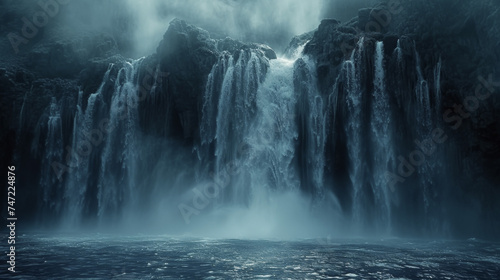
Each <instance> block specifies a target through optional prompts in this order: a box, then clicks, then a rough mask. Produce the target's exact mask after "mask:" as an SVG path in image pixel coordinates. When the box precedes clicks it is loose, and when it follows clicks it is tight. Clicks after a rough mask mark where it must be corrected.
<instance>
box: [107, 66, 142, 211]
mask: <svg viewBox="0 0 500 280" xmlns="http://www.w3.org/2000/svg"><path fill="white" fill-rule="evenodd" d="M141 62H142V59H139V60H135V61H133V62H131V63H129V62H126V63H125V64H124V66H123V67H122V68H121V69H120V70H119V71H118V75H117V77H116V81H115V84H114V88H113V96H112V99H111V105H110V109H109V124H108V129H107V132H108V135H107V138H106V142H105V145H104V148H103V152H102V157H101V169H100V177H99V182H98V185H97V188H98V194H97V200H98V212H97V215H98V217H99V218H100V219H101V220H102V219H103V218H107V217H120V215H121V214H122V211H123V209H124V208H126V207H133V206H134V205H135V199H136V198H137V197H139V195H140V190H139V188H138V187H137V185H138V183H139V181H138V179H140V178H138V174H136V173H137V171H138V164H139V154H138V151H137V150H138V147H139V146H138V144H139V142H138V139H137V137H138V128H137V126H138V112H137V106H138V103H137V102H138V84H139V83H138V69H139V67H140V65H141ZM127 209H130V208H127Z"/></svg>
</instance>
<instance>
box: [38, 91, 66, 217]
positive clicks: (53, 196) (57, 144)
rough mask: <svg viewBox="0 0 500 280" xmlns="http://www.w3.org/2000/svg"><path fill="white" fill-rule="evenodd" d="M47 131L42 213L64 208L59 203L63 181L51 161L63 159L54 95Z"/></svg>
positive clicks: (56, 211) (58, 112) (58, 111)
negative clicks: (59, 178)
mask: <svg viewBox="0 0 500 280" xmlns="http://www.w3.org/2000/svg"><path fill="white" fill-rule="evenodd" d="M46 127H47V131H46V133H47V134H46V139H45V143H44V144H45V145H44V156H43V159H42V167H43V168H42V176H41V179H40V185H41V186H44V188H43V190H42V192H43V194H42V198H43V202H42V213H51V212H52V213H57V214H59V213H60V211H61V210H62V209H61V208H60V204H59V200H58V199H59V198H60V195H59V191H60V187H61V182H60V181H59V180H58V179H57V176H55V174H54V173H53V172H52V170H51V163H52V162H54V161H61V160H62V157H63V142H62V141H63V140H62V123H61V111H60V108H59V105H58V104H57V101H56V99H55V98H54V97H53V98H52V100H51V103H50V106H49V112H48V120H47V124H46Z"/></svg>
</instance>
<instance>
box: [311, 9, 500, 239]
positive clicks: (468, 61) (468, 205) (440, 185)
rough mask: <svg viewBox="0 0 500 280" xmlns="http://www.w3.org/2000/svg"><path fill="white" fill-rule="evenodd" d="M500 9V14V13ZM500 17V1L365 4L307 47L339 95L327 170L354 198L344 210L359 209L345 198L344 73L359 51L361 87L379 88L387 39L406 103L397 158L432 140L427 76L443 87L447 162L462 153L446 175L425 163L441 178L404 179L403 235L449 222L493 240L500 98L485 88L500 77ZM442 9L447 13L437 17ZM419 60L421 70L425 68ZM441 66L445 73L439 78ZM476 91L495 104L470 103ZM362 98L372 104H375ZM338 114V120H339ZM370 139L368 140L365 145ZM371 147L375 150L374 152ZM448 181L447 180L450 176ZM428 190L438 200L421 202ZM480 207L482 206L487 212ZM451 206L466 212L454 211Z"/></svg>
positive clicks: (441, 123)
mask: <svg viewBox="0 0 500 280" xmlns="http://www.w3.org/2000/svg"><path fill="white" fill-rule="evenodd" d="M495 10H496V11H497V12H493V11H495ZM496 13H498V6H497V4H495V3H493V2H492V3H486V2H485V3H482V4H477V3H472V2H469V1H464V2H460V3H459V2H456V1H455V2H453V1H435V2H424V1H405V2H400V1H387V2H386V3H382V4H380V5H378V6H376V7H375V8H367V9H361V10H360V11H359V14H358V18H355V19H353V20H351V21H350V22H347V23H343V24H341V23H339V22H338V21H335V20H324V21H322V22H321V24H320V26H319V27H318V30H317V31H316V32H315V33H314V36H313V38H312V39H311V40H310V42H309V43H308V44H307V45H306V46H305V49H304V53H305V54H308V55H310V56H311V57H313V58H314V59H315V61H316V64H317V75H318V82H319V87H320V90H321V92H322V94H323V95H324V96H325V97H327V96H330V98H329V99H330V100H331V99H332V96H335V98H336V99H335V100H336V101H335V103H330V104H329V109H328V110H330V112H331V113H330V114H332V115H330V117H329V118H332V119H335V122H334V123H333V124H331V125H333V127H332V128H331V129H332V131H334V132H335V133H333V134H332V135H329V137H330V138H329V139H328V142H327V155H326V156H327V162H328V163H327V166H326V169H327V172H326V174H327V175H326V176H333V177H334V178H336V179H335V181H336V182H335V183H332V186H333V188H334V191H335V192H336V193H337V194H338V196H339V197H346V199H342V201H343V203H344V204H346V206H345V207H344V208H349V207H350V205H349V202H348V201H349V196H350V195H346V192H348V191H347V190H342V189H339V186H345V185H346V182H347V184H349V181H350V180H349V178H346V177H345V176H341V175H342V174H346V173H348V170H349V166H351V165H352V163H349V161H350V160H349V157H346V150H347V145H348V141H349V140H347V139H346V137H347V135H345V134H343V132H342V131H344V127H345V126H346V124H347V122H348V120H347V119H345V116H342V113H339V112H342V111H343V110H345V108H343V107H345V104H346V102H348V101H347V100H346V97H345V96H343V95H342V92H344V91H345V87H346V86H347V85H346V84H345V83H346V80H343V79H345V78H342V71H343V70H342V69H343V67H345V66H344V61H345V60H352V59H353V57H352V56H353V53H354V52H356V53H358V52H362V54H361V55H362V63H361V65H363V66H362V67H361V69H362V70H361V71H362V73H364V74H363V75H362V76H361V77H363V78H361V79H360V83H361V84H360V86H361V88H360V90H361V91H362V92H363V96H369V95H371V92H372V91H373V86H374V84H373V83H372V81H373V76H372V75H373V74H372V73H374V71H375V70H374V65H373V64H374V56H375V54H374V52H375V47H374V46H375V43H376V42H377V41H382V42H383V46H384V55H385V60H384V64H385V66H386V67H387V71H386V74H387V77H386V79H387V85H386V87H387V91H388V92H389V93H390V104H392V105H391V106H394V108H397V109H396V110H394V111H392V112H391V114H393V116H394V118H395V120H396V127H397V129H396V131H397V133H396V138H395V143H396V144H397V146H398V147H397V152H396V154H397V155H403V156H407V155H408V153H409V152H411V151H412V150H414V149H415V147H414V141H415V140H416V139H417V140H418V139H419V137H421V138H422V137H424V136H423V135H421V134H420V133H418V132H416V130H415V128H417V127H419V126H422V121H421V119H420V117H418V115H419V111H418V110H419V109H418V108H419V105H418V103H417V102H418V101H417V99H416V98H415V97H413V95H414V93H415V88H416V85H418V80H419V79H420V78H419V76H420V75H421V76H422V77H423V79H426V80H427V82H428V83H429V86H430V85H431V83H437V84H436V85H434V86H433V87H435V88H430V89H429V90H430V93H431V100H430V107H431V108H432V110H434V111H435V113H434V114H435V117H432V118H434V121H433V126H434V127H438V128H443V129H445V131H446V133H447V136H448V137H449V140H447V142H446V144H445V145H443V146H440V147H438V149H441V152H443V153H445V156H442V157H441V158H440V160H449V158H454V159H453V160H452V162H447V163H444V162H441V163H439V164H443V166H441V167H439V168H438V169H439V170H440V171H439V172H443V173H442V174H438V173H439V172H438V173H436V174H434V175H432V174H433V171H431V170H429V169H427V170H424V167H422V168H423V169H421V170H423V171H419V172H424V173H426V174H427V175H428V176H429V178H432V179H429V180H430V181H429V182H427V183H421V182H420V181H419V180H420V179H419V178H418V177H422V176H423V175H418V176H415V178H414V179H413V181H412V182H408V180H406V181H405V183H404V185H405V186H406V187H405V189H398V190H397V192H398V195H399V200H398V202H397V203H396V204H394V207H395V208H394V209H396V210H394V215H393V219H394V222H395V223H396V224H399V228H398V230H399V231H400V232H401V233H409V232H419V231H420V232H427V233H429V231H430V232H432V231H433V230H431V229H430V228H438V227H436V225H437V224H441V225H442V226H441V228H443V227H447V228H448V231H451V232H456V233H460V234H464V235H465V236H467V235H482V236H489V237H493V236H494V235H495V234H498V232H499V230H500V229H499V227H498V219H496V218H493V217H492V216H491V215H492V214H491V213H495V214H494V215H498V213H499V211H500V209H499V207H497V206H494V203H493V201H494V200H497V199H498V198H499V197H500V196H499V195H500V189H499V188H498V186H499V185H500V177H499V176H498V174H500V173H499V171H500V170H499V168H500V154H499V149H498V145H496V144H494V143H499V142H500V122H499V121H498V120H499V119H500V118H499V117H500V116H498V112H499V110H498V108H500V103H499V101H500V100H499V98H498V95H489V94H488V92H487V91H486V90H485V85H486V84H490V85H492V84H494V83H495V81H499V80H500V73H499V72H498V69H499V66H500V63H499V61H500V56H499V53H498V48H495V46H497V45H498V43H499V42H500V37H499V36H500V35H499V33H498V28H497V27H496V26H499V24H500V21H499V20H500V17H498V16H494V15H495V14H496ZM435 15H439V16H438V17H437V18H436V16H435ZM360 42H361V44H362V45H360ZM398 53H399V55H400V58H398ZM356 55H358V54H356ZM441 63H442V65H441ZM418 65H420V69H421V73H418V71H417V70H416V69H417V66H418ZM441 67H442V68H441ZM436 71H438V72H439V73H440V77H439V76H436V73H437V72H436ZM360 75H361V74H360ZM487 76H489V77H490V82H489V83H487V82H486V80H487ZM436 78H439V79H440V80H436ZM491 81H493V82H491ZM496 84H497V85H498V84H499V83H496ZM436 87H437V88H436ZM476 89H482V91H480V92H482V93H484V96H488V97H487V99H486V102H480V105H479V104H477V108H476V106H475V105H474V106H470V105H471V104H469V105H467V104H466V102H473V103H474V102H475V101H478V98H477V97H476V96H475V94H474V92H475V90H476ZM490 90H492V91H491V93H493V92H496V91H498V90H500V88H498V86H496V88H495V89H493V87H490ZM332 92H333V93H332ZM332 94H333V95H332ZM438 94H440V95H438ZM433 100H434V101H433ZM363 102H365V103H366V104H367V106H370V105H369V104H370V102H372V101H370V100H365V101H363ZM373 102H375V101H373ZM457 106H461V107H460V108H462V109H463V108H469V109H471V108H472V109H471V110H468V111H465V110H464V111H463V115H462V116H461V117H456V119H455V120H454V121H452V120H451V119H450V118H451V116H452V115H456V113H453V114H452V112H455V111H456V110H457V108H458V107H457ZM332 110H333V111H332ZM369 111H370V109H368V107H367V109H364V110H363V111H362V112H364V113H363V114H364V116H365V118H366V119H365V123H367V122H370V117H369ZM334 112H336V116H337V117H336V118H334V117H333V114H334ZM459 119H460V120H459ZM361 130H363V129H361ZM369 145H370V144H369V143H366V145H365V146H366V147H368V146H369ZM365 153H367V154H370V153H371V152H370V149H369V148H368V150H366V151H365ZM452 155H453V156H452ZM431 160H435V158H433V159H431ZM438 161H439V160H438ZM471 165H473V166H474V167H472V166H471ZM367 166H368V168H372V169H373V168H375V167H373V166H372V167H370V163H367ZM444 166H446V168H445V167H444ZM436 168H437V167H434V172H435V170H436ZM443 170H447V171H443ZM328 174H329V175H328ZM335 174H336V175H335ZM444 174H448V175H444ZM443 177H448V179H446V180H443ZM452 178H455V179H456V180H454V179H452ZM327 181H328V179H327ZM487 186H488V187H487ZM364 188H365V187H364ZM366 188H371V187H370V186H366ZM422 188H426V191H425V192H429V193H430V194H432V196H433V199H432V200H429V201H428V202H426V203H429V204H426V205H425V206H422V205H419V203H418V202H416V201H418V200H419V199H422V197H423V196H425V195H424V194H423V192H422ZM486 193H487V195H485V194H486ZM416 197H420V198H417V199H415V198H416ZM477 205H481V206H480V207H479V208H478V206H477ZM442 209H447V210H446V211H457V213H466V214H456V215H453V214H450V212H447V213H446V214H445V213H443V212H442V211H443V210H442ZM459 209H460V210H459ZM482 213H484V215H482ZM486 213H488V214H486ZM431 216H432V217H433V218H431ZM459 216H460V217H461V218H459ZM464 216H466V217H467V218H465V217H464ZM408 217H413V218H408ZM439 217H441V218H439ZM444 217H447V218H444ZM409 221H411V222H409ZM472 224H474V225H475V226H474V227H473V228H471V227H470V225H472ZM467 225H469V227H468V226H467ZM493 232H495V233H493Z"/></svg>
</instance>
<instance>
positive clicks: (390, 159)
mask: <svg viewBox="0 0 500 280" xmlns="http://www.w3.org/2000/svg"><path fill="white" fill-rule="evenodd" d="M374 72H375V74H374V91H373V95H372V97H373V101H372V109H371V124H370V125H371V133H372V136H371V137H370V138H371V139H372V145H373V146H372V149H373V151H374V152H373V161H374V165H373V168H372V175H373V192H374V199H375V202H374V204H375V205H376V206H377V207H378V208H379V209H380V211H381V213H378V215H379V219H380V220H381V221H379V223H378V225H379V227H382V228H384V227H386V228H387V227H389V226H390V225H389V223H390V219H391V218H390V212H391V211H390V199H389V195H390V190H389V186H388V185H387V182H386V178H385V174H386V173H385V172H386V171H387V170H394V168H395V158H394V151H393V149H394V146H395V143H393V128H394V123H393V117H392V114H391V105H390V99H389V95H388V93H387V90H386V86H385V67H384V44H383V42H377V44H376V50H375V69H374Z"/></svg>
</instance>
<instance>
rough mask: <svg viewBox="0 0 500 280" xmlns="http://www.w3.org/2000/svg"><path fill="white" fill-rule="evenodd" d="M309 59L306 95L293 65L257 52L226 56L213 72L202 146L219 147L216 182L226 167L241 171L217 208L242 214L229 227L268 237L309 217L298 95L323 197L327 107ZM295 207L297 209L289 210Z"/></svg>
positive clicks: (310, 156) (315, 183) (308, 154)
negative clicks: (300, 171)
mask: <svg viewBox="0 0 500 280" xmlns="http://www.w3.org/2000/svg"><path fill="white" fill-rule="evenodd" d="M296 53H297V54H298V52H296ZM304 60H305V61H307V63H305V62H304ZM304 60H301V62H302V63H303V65H305V66H304V67H305V68H306V73H307V80H305V81H303V85H304V88H305V89H306V91H304V95H303V96H301V97H299V96H298V95H297V94H298V92H297V91H296V90H295V88H294V71H296V69H295V68H294V62H295V60H289V59H285V58H278V59H274V60H271V61H269V62H267V61H263V58H262V57H259V56H258V55H257V54H256V53H255V52H254V51H250V52H249V51H241V52H240V53H239V55H238V57H237V58H235V57H233V56H232V55H229V54H223V55H222V56H221V57H220V58H219V60H218V63H217V64H216V65H214V67H213V68H212V71H211V73H210V75H209V78H208V81H207V88H206V92H205V96H204V106H203V117H202V124H201V128H200V134H201V138H202V140H201V142H202V144H205V145H208V144H210V143H212V144H213V145H215V147H214V149H213V150H214V154H213V156H214V158H215V164H214V173H215V176H214V177H222V176H223V175H221V174H220V173H223V172H224V171H225V170H226V169H227V166H228V165H231V166H233V165H234V166H236V167H237V169H238V172H236V173H233V174H231V178H230V179H229V180H227V182H228V186H227V187H226V186H224V188H225V189H224V191H225V192H227V194H228V197H227V198H226V199H225V200H224V201H220V199H219V201H220V204H219V207H222V208H224V207H225V206H224V205H232V207H235V208H234V209H233V210H231V212H236V213H239V214H238V216H237V217H236V216H232V217H228V220H229V221H231V222H228V223H230V224H231V223H232V224H235V225H239V226H237V227H238V228H239V230H238V232H241V231H242V229H245V231H247V232H254V233H255V232H256V231H257V232H258V234H265V233H268V232H269V231H271V230H277V227H281V226H283V225H284V224H286V223H289V221H290V220H291V218H290V217H291V216H290V215H295V216H296V218H297V219H304V220H306V216H307V215H309V214H308V213H309V210H307V208H308V207H309V206H308V203H307V202H306V201H305V200H303V199H302V198H301V191H300V186H301V182H300V178H299V177H298V176H297V165H296V157H297V154H296V143H297V138H298V127H297V124H296V117H297V114H298V112H297V111H296V110H297V103H298V99H299V98H301V99H304V100H305V103H307V104H308V105H307V107H308V108H309V111H308V114H307V115H305V119H306V125H307V128H308V130H307V133H308V134H307V135H306V136H305V137H307V138H308V143H309V144H308V145H307V147H306V155H305V159H306V162H307V163H308V165H309V166H307V169H308V170H311V179H312V184H313V188H314V189H315V190H316V191H314V192H315V193H316V194H321V193H322V192H323V187H324V186H323V184H322V183H323V182H322V180H323V178H322V176H323V168H324V160H323V156H324V150H323V149H324V141H325V136H324V134H325V131H324V130H325V125H324V123H325V120H324V118H325V116H324V113H323V110H324V109H323V102H322V99H321V97H320V96H319V92H318V91H317V89H316V80H315V76H314V72H315V71H314V70H313V69H315V67H314V65H313V63H312V62H311V61H309V60H307V59H306V58H304ZM264 73H265V76H264ZM217 98H218V99H219V100H218V102H217ZM214 106H216V108H215V107H214ZM290 204H294V205H295V206H296V207H293V208H290ZM242 207H243V208H242ZM235 209H236V210H235ZM227 212H229V211H227ZM225 215H227V214H225ZM242 219H243V220H245V221H246V223H245V225H243V224H241V220H242ZM263 225H267V226H268V227H263V228H262V226H263ZM278 225H279V226H278ZM288 226H290V225H287V227H288ZM301 230H303V229H301ZM299 231H300V230H299Z"/></svg>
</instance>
